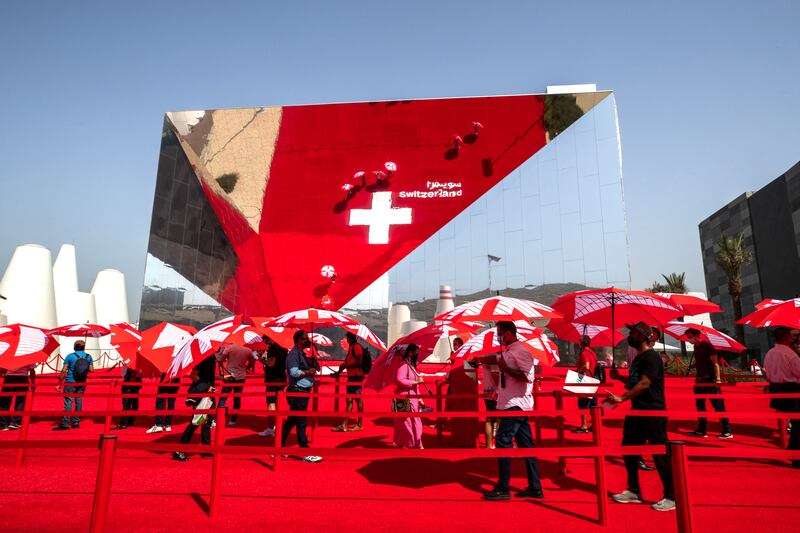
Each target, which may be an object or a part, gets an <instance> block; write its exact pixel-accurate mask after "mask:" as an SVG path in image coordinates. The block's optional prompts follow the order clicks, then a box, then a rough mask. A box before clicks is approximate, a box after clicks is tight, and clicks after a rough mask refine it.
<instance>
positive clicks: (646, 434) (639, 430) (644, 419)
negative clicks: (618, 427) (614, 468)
mask: <svg viewBox="0 0 800 533" xmlns="http://www.w3.org/2000/svg"><path fill="white" fill-rule="evenodd" d="M640 412H641V411H640ZM648 443H649V444H666V443H667V418H666V417H663V416H626V417H625V424H624V426H623V427H622V445H623V446H642V445H644V444H648ZM641 458H642V456H641V455H625V456H624V457H623V459H624V460H625V470H627V471H628V490H629V491H631V492H635V493H636V494H638V495H639V496H641V495H642V489H641V487H640V486H639V461H640V460H641ZM653 462H655V464H656V470H658V477H660V478H661V484H662V485H663V486H664V498H668V499H670V500H674V499H675V490H674V488H673V485H672V470H671V469H670V464H669V456H667V455H666V454H659V455H653Z"/></svg>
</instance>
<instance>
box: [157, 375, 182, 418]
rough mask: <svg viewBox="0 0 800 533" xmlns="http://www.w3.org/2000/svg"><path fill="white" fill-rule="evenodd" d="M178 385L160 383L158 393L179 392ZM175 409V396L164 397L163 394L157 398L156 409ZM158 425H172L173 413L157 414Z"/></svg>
mask: <svg viewBox="0 0 800 533" xmlns="http://www.w3.org/2000/svg"><path fill="white" fill-rule="evenodd" d="M178 388H179V387H178V385H159V386H158V390H157V391H156V394H178ZM167 409H168V410H170V411H171V410H173V409H175V398H162V397H161V396H159V397H157V398H156V411H161V410H167ZM156 425H157V426H161V427H164V426H171V425H172V415H171V414H170V415H165V416H161V415H156Z"/></svg>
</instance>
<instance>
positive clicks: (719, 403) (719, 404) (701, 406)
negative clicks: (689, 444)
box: [694, 386, 731, 433]
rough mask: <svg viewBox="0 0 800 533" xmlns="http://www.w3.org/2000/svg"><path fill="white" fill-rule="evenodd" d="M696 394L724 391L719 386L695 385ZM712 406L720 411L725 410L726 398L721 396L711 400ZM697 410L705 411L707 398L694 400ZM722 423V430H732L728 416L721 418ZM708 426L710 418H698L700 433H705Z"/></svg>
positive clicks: (727, 431) (720, 392)
mask: <svg viewBox="0 0 800 533" xmlns="http://www.w3.org/2000/svg"><path fill="white" fill-rule="evenodd" d="M694 393H695V394H722V391H721V390H719V387H697V386H695V387H694ZM709 401H710V402H711V407H713V408H714V411H716V412H718V413H724V412H725V400H723V399H722V398H720V399H719V400H711V399H709ZM694 403H695V406H696V407H697V410H698V411H700V412H701V413H705V411H706V400H705V398H698V399H696V400H695V401H694ZM719 421H720V423H722V432H723V433H730V432H731V422H730V420H728V419H727V418H720V419H719ZM707 427H708V419H706V418H698V419H697V431H699V432H700V433H705V432H706V428H707Z"/></svg>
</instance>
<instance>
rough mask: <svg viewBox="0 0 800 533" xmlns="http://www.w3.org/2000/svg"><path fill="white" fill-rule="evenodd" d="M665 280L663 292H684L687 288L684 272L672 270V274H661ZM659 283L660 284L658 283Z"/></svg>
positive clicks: (687, 290)
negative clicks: (665, 288)
mask: <svg viewBox="0 0 800 533" xmlns="http://www.w3.org/2000/svg"><path fill="white" fill-rule="evenodd" d="M661 277H662V278H664V281H665V282H666V287H667V290H666V291H663V292H672V293H675V294H686V293H687V292H689V289H688V288H687V287H686V272H681V273H680V274H678V273H677V272H673V273H672V274H669V275H667V274H661ZM659 285H660V284H659Z"/></svg>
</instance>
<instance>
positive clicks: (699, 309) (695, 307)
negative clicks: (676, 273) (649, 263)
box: [656, 292, 722, 315]
mask: <svg viewBox="0 0 800 533" xmlns="http://www.w3.org/2000/svg"><path fill="white" fill-rule="evenodd" d="M656 294H657V295H659V296H661V297H662V298H666V299H667V300H669V301H670V302H672V303H673V304H674V305H675V307H677V308H678V309H681V310H682V311H684V312H685V313H686V314H687V315H702V314H703V313H719V312H721V311H722V308H721V307H720V306H718V305H717V304H715V303H714V302H709V301H708V300H704V299H703V298H699V297H697V296H691V295H689V294H678V293H674V292H657V293H656Z"/></svg>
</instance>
